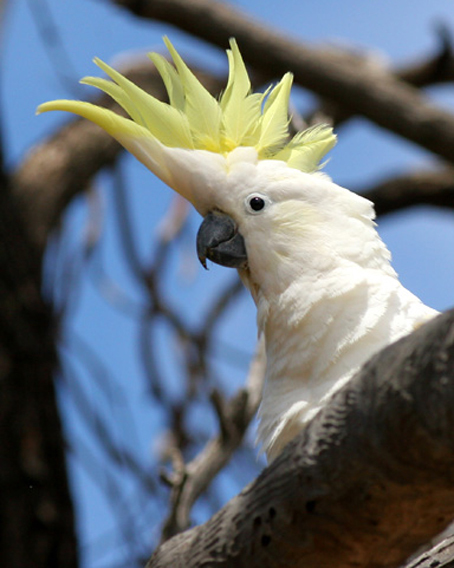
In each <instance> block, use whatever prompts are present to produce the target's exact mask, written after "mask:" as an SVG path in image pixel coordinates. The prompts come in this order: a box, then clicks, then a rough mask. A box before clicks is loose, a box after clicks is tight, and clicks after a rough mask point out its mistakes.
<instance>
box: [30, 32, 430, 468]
mask: <svg viewBox="0 0 454 568" xmlns="http://www.w3.org/2000/svg"><path fill="white" fill-rule="evenodd" d="M165 43H166V45H167V47H168V49H169V51H170V54H171V56H172V59H173V62H174V65H175V66H172V65H171V64H170V63H169V62H168V61H167V60H166V59H165V58H163V57H162V56H161V55H158V54H156V53H152V54H150V57H151V59H152V61H153V62H154V64H155V65H156V67H157V69H158V71H159V73H160V74H161V76H162V79H163V81H164V84H165V86H166V88H167V91H168V96H169V104H166V103H164V102H160V101H158V100H157V99H155V98H154V97H152V96H150V95H149V94H147V93H145V92H144V91H142V90H141V89H140V88H138V87H137V86H136V85H134V84H133V83H131V82H130V81H129V80H128V79H126V78H125V77H123V76H122V75H121V74H120V73H118V72H117V71H115V70H114V69H112V68H111V67H109V66H108V65H106V64H105V63H103V62H102V61H99V60H95V62H96V64H97V65H98V66H99V67H100V68H101V69H102V70H103V71H104V72H105V73H106V74H107V75H108V76H109V77H110V79H112V81H109V80H106V79H100V78H94V77H88V78H85V79H83V80H82V82H83V83H85V84H88V85H92V86H94V87H97V88H99V89H101V90H102V91H104V92H106V93H108V94H109V95H110V96H111V97H112V98H113V99H115V100H116V101H117V102H118V103H119V104H120V105H121V106H122V107H123V109H124V110H125V111H126V112H127V113H128V114H129V116H130V119H129V118H124V117H122V116H119V115H118V114H116V113H114V112H113V111H111V110H106V109H104V108H100V107H98V106H96V105H93V104H90V103H86V102H79V101H67V100H58V101H53V102H48V103H45V104H43V105H41V106H40V107H39V109H38V112H45V111H49V110H63V111H69V112H73V113H75V114H78V115H80V116H83V117H85V118H87V119H89V120H91V121H93V122H95V123H96V124H98V125H99V126H100V127H101V128H104V130H106V131H107V132H108V133H109V134H111V135H112V136H113V137H114V138H116V139H117V140H118V141H119V142H120V144H122V145H123V146H124V147H125V148H126V149H127V150H129V152H131V153H132V154H133V155H134V156H136V158H138V159H139V160H140V161H141V162H142V163H143V164H144V165H145V166H146V167H147V168H148V169H149V170H151V171H152V172H153V173H154V174H155V175H157V176H158V177H159V178H161V180H163V181H164V182H165V183H166V184H168V185H169V186H170V187H171V188H173V189H174V190H175V191H177V192H178V193H179V194H180V195H182V196H184V197H185V198H186V199H188V200H189V201H190V202H191V203H192V204H193V206H194V207H195V208H196V209H197V211H198V212H199V213H200V214H201V215H202V216H203V217H204V221H203V223H202V226H201V228H200V230H199V234H198V236H197V251H198V255H199V258H200V260H201V262H202V263H203V264H205V262H206V259H207V258H208V259H211V260H212V261H214V262H217V263H219V264H222V265H225V266H231V267H235V268H237V269H238V271H239V273H240V276H241V278H242V280H243V282H244V283H245V285H246V286H247V288H248V289H249V290H250V292H251V294H252V297H253V299H254V302H255V304H256V306H257V322H258V328H259V330H260V332H263V333H264V335H265V340H266V355H267V372H266V381H265V386H264V390H263V397H262V403H261V407H260V411H259V417H260V424H259V430H258V439H259V441H260V443H261V444H262V447H263V449H264V450H265V451H266V453H267V455H268V457H269V458H270V459H273V458H274V457H275V456H276V455H277V454H278V453H279V452H280V451H281V450H282V448H283V447H284V445H285V444H286V443H287V442H288V441H289V440H291V439H292V438H293V437H294V436H295V435H296V434H297V433H298V432H299V431H301V429H302V428H303V425H304V424H305V422H306V421H307V420H308V419H309V418H310V417H311V416H313V415H314V414H315V413H316V412H317V411H318V409H320V407H321V406H323V405H324V404H325V403H326V401H327V399H328V398H329V397H330V396H331V395H332V393H334V392H335V391H336V390H338V389H339V388H340V387H341V386H342V385H344V384H345V383H346V381H348V380H349V378H350V377H351V376H352V375H353V374H354V373H355V371H357V370H358V368H359V367H360V366H361V365H362V364H363V363H364V362H365V361H366V360H367V359H369V358H370V357H371V355H372V354H374V353H375V352H377V351H378V350H379V349H381V348H382V347H384V346H385V345H387V344H389V343H390V342H392V341H394V340H396V339H398V338H399V337H402V336H403V335H405V334H408V333H409V332H411V331H413V330H414V329H415V328H416V327H418V326H419V325H420V324H422V323H423V322H425V321H426V320H428V319H429V318H431V317H433V316H434V315H435V314H436V313H437V312H435V311H434V310H433V309H431V308H428V307H427V306H425V305H424V304H423V303H422V302H421V301H420V300H419V299H418V298H416V297H415V296H414V295H413V294H411V293H410V292H409V291H408V290H406V289H405V288H404V287H403V286H402V285H401V284H400V283H399V280H398V278H397V275H396V273H395V271H394V270H393V268H392V267H391V265H390V254H389V252H388V250H387V248H386V246H385V245H384V244H383V242H382V241H381V239H380V237H379V236H378V234H377V232H376V230H375V224H374V209H373V205H372V203H371V202H370V201H368V200H367V199H365V198H364V197H360V196H359V195H356V194H354V193H352V192H351V191H349V190H347V189H344V188H343V187H340V186H338V185H336V184H334V183H333V182H332V181H331V180H330V179H329V178H328V176H327V175H324V174H322V173H320V172H319V171H318V170H319V162H320V160H321V159H322V158H323V156H324V155H325V154H326V153H327V152H328V150H330V149H331V148H332V147H333V146H334V144H335V136H334V134H333V132H332V130H331V128H330V127H328V126H325V125H319V126H316V127H312V128H309V129H307V130H305V131H303V132H300V133H299V134H296V136H294V137H293V138H291V139H290V140H289V129H288V126H289V118H288V101H289V94H290V88H291V84H292V75H291V74H290V73H287V74H286V75H284V77H283V78H282V80H281V81H280V82H279V83H278V84H277V85H275V86H274V87H273V88H270V89H268V90H267V91H266V92H265V93H251V84H250V81H249V77H248V74H247V71H246V68H245V65H244V63H243V60H242V57H241V54H240V52H239V50H238V47H237V44H236V42H235V41H234V40H232V41H231V44H230V47H231V49H230V50H228V51H227V55H228V60H229V77H228V82H227V86H226V89H225V91H224V92H223V94H222V96H221V97H220V98H219V99H218V100H217V99H216V98H214V97H213V96H212V95H211V94H210V93H209V92H208V91H207V90H206V89H205V88H204V87H203V86H202V85H201V84H200V82H199V81H198V80H197V78H196V77H195V76H194V74H193V73H192V72H191V71H190V70H189V68H188V67H187V66H186V64H185V63H184V61H183V60H182V58H181V57H180V55H179V54H178V53H177V51H176V50H175V48H174V47H173V46H172V44H171V43H170V41H168V40H167V39H166V40H165Z"/></svg>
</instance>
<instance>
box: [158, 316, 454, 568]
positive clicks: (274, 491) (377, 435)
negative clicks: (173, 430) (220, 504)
mask: <svg viewBox="0 0 454 568" xmlns="http://www.w3.org/2000/svg"><path fill="white" fill-rule="evenodd" d="M453 517H454V310H451V311H450V312H447V313H446V314H443V315H441V316H439V317H437V318H436V319H435V320H433V321H431V322H429V323H428V324H426V325H425V326H423V327H422V328H420V329H419V330H417V331H416V332H415V333H413V334H412V335H410V336H408V337H406V338H404V339H402V340H400V341H399V342H397V343H395V344H393V345H391V346H390V347H388V348H386V349H385V350H384V351H382V352H381V353H379V354H378V355H377V356H376V357H374V358H373V359H372V360H371V361H370V362H369V363H368V364H367V365H366V366H365V367H364V368H363V369H362V371H361V372H360V373H359V374H358V375H356V377H354V378H353V379H352V380H351V381H350V382H349V383H348V384H347V385H346V386H345V387H344V388H343V389H342V390H341V391H339V392H338V393H337V394H336V395H335V396H334V397H333V399H332V400H331V402H330V404H329V405H328V406H327V407H326V408H325V409H323V410H322V411H321V412H320V413H319V414H318V415H317V416H316V417H315V418H314V419H313V420H312V421H311V422H310V423H309V425H308V426H307V427H306V428H305V430H304V431H303V432H302V433H301V434H300V435H299V436H298V437H297V438H296V439H295V440H294V441H293V442H291V443H290V444H289V445H288V446H287V447H286V449H285V450H284V451H283V453H282V454H281V455H280V456H279V457H278V458H277V459H276V460H275V461H274V462H273V463H272V464H271V465H270V466H269V467H268V468H266V469H265V470H264V471H263V473H262V474H261V475H260V476H259V477H258V478H257V479H256V480H255V481H254V482H253V483H252V484H250V485H249V486H248V487H246V488H245V489H244V490H243V491H242V492H241V493H240V494H239V495H238V496H237V497H235V498H234V499H233V500H232V501H230V502H229V503H228V504H227V505H226V506H225V507H224V508H223V509H222V510H221V511H220V512H219V513H218V514H216V515H215V516H214V517H213V518H212V519H210V520H209V521H208V522H207V523H205V524H204V525H201V526H198V527H195V528H193V529H191V530H189V531H186V532H184V533H182V534H180V535H177V536H176V537H174V538H173V539H170V540H169V541H167V542H166V543H164V544H163V545H162V546H161V547H160V548H158V550H157V551H156V553H155V554H154V555H153V557H152V558H151V559H150V561H149V564H148V565H147V568H164V567H169V568H170V567H172V568H179V567H183V566H184V568H190V567H196V566H197V567H200V566H206V567H215V566H216V567H220V566H226V567H227V566H229V567H234V566H235V567H246V566H247V567H248V568H253V567H261V568H263V567H265V566H266V567H267V568H274V567H280V568H282V567H284V566H289V567H290V566H291V567H292V568H299V567H301V568H302V567H304V568H325V567H326V568H328V567H330V568H332V567H333V566H336V568H347V567H348V568H353V567H358V566H368V567H374V568H381V567H383V568H384V567H385V566H386V567H388V568H389V567H392V566H399V565H401V564H402V563H403V562H404V561H405V560H406V558H408V557H409V556H410V555H411V554H412V553H414V552H415V551H416V550H417V549H418V548H419V547H420V546H421V545H423V544H424V543H426V542H427V541H428V540H429V539H431V538H432V537H433V536H434V535H436V534H438V533H439V532H440V531H442V530H443V529H444V528H445V527H446V526H447V525H448V524H449V523H450V521H451V520H452V518H453Z"/></svg>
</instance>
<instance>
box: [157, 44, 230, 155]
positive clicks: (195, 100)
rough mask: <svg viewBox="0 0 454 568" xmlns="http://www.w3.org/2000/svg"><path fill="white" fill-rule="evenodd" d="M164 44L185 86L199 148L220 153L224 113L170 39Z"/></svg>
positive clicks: (195, 139)
mask: <svg viewBox="0 0 454 568" xmlns="http://www.w3.org/2000/svg"><path fill="white" fill-rule="evenodd" d="M164 42H165V44H166V46H167V48H168V50H169V52H170V55H171V56H172V59H173V61H174V63H175V66H176V68H177V71H178V74H179V76H180V79H181V83H182V85H183V89H184V93H185V99H186V105H185V114H186V116H187V118H188V121H189V124H190V127H191V131H192V134H193V137H194V142H195V145H196V147H197V148H203V149H205V150H211V151H213V152H219V151H220V127H221V119H222V112H221V108H220V106H219V103H218V101H217V100H216V99H215V98H214V97H213V96H212V95H211V94H210V93H209V92H208V91H207V90H206V89H205V87H204V86H203V85H202V84H201V83H200V81H199V80H198V79H197V77H196V76H195V75H194V74H193V73H192V71H191V70H190V69H189V68H188V66H187V65H186V63H185V62H184V61H183V59H182V58H181V57H180V55H179V54H178V52H177V51H176V49H175V48H174V47H173V45H172V44H171V43H170V41H169V39H168V38H164Z"/></svg>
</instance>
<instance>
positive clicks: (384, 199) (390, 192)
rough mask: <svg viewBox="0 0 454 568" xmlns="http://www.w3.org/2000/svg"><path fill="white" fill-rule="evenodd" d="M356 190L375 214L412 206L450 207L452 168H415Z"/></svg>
mask: <svg viewBox="0 0 454 568" xmlns="http://www.w3.org/2000/svg"><path fill="white" fill-rule="evenodd" d="M360 193H361V195H363V196H364V197H367V199H370V200H371V201H372V202H373V203H374V204H375V211H376V212H377V215H386V214H388V213H393V212H394V211H399V210H401V209H405V208H407V207H413V206H415V205H433V206H436V207H446V208H449V209H454V171H453V170H451V169H443V170H437V171H419V172H414V173H409V174H406V175H402V176H396V177H394V178H390V179H387V180H384V181H382V182H379V183H377V184H376V185H374V186H373V187H371V188H368V189H364V190H362V191H361V192H360Z"/></svg>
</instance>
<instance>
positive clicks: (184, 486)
mask: <svg viewBox="0 0 454 568" xmlns="http://www.w3.org/2000/svg"><path fill="white" fill-rule="evenodd" d="M264 372H265V349H264V342H263V340H262V341H260V342H259V344H258V347H257V352H256V354H255V357H254V359H253V361H252V363H251V367H250V370H249V375H248V378H247V384H246V387H245V388H244V389H241V390H240V391H238V393H237V394H236V395H235V396H234V397H233V398H232V399H231V400H230V401H228V402H227V401H225V400H224V399H223V397H222V396H221V394H220V393H219V392H218V391H215V392H214V393H213V395H212V400H213V403H214V406H215V408H216V411H217V415H218V420H219V425H220V433H219V434H218V435H217V436H215V437H214V438H213V439H212V440H210V441H209V442H208V443H207V444H206V446H205V448H204V449H203V450H202V451H201V452H200V454H199V455H198V456H197V457H196V458H194V459H193V460H192V461H191V462H190V463H188V464H187V465H185V464H184V463H183V462H182V461H181V458H180V459H179V460H178V461H177V462H176V463H177V467H174V471H173V472H172V474H170V475H169V474H165V476H164V479H165V480H166V481H167V483H169V484H170V485H171V487H172V491H171V510H170V513H169V516H168V518H167V520H166V522H165V524H164V528H163V532H162V538H163V540H166V539H168V538H170V537H171V536H173V535H175V534H176V533H178V532H181V531H183V530H185V529H186V528H188V526H189V524H190V512H191V508H192V506H193V504H194V503H195V501H196V500H197V499H198V497H199V496H200V495H201V494H202V493H203V492H204V491H206V489H207V487H208V485H209V484H210V483H211V482H212V481H213V479H214V478H215V477H216V475H217V474H218V473H219V472H220V471H221V469H223V468H224V467H225V465H226V464H227V463H228V461H229V460H230V458H231V457H232V454H233V452H234V451H235V450H236V449H237V448H238V446H239V445H240V444H241V442H242V440H243V437H244V434H245V432H246V430H247V427H248V426H249V423H250V421H251V420H252V417H253V416H254V414H255V412H256V411H257V407H258V404H259V400H260V396H261V390H262V384H263V377H264Z"/></svg>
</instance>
